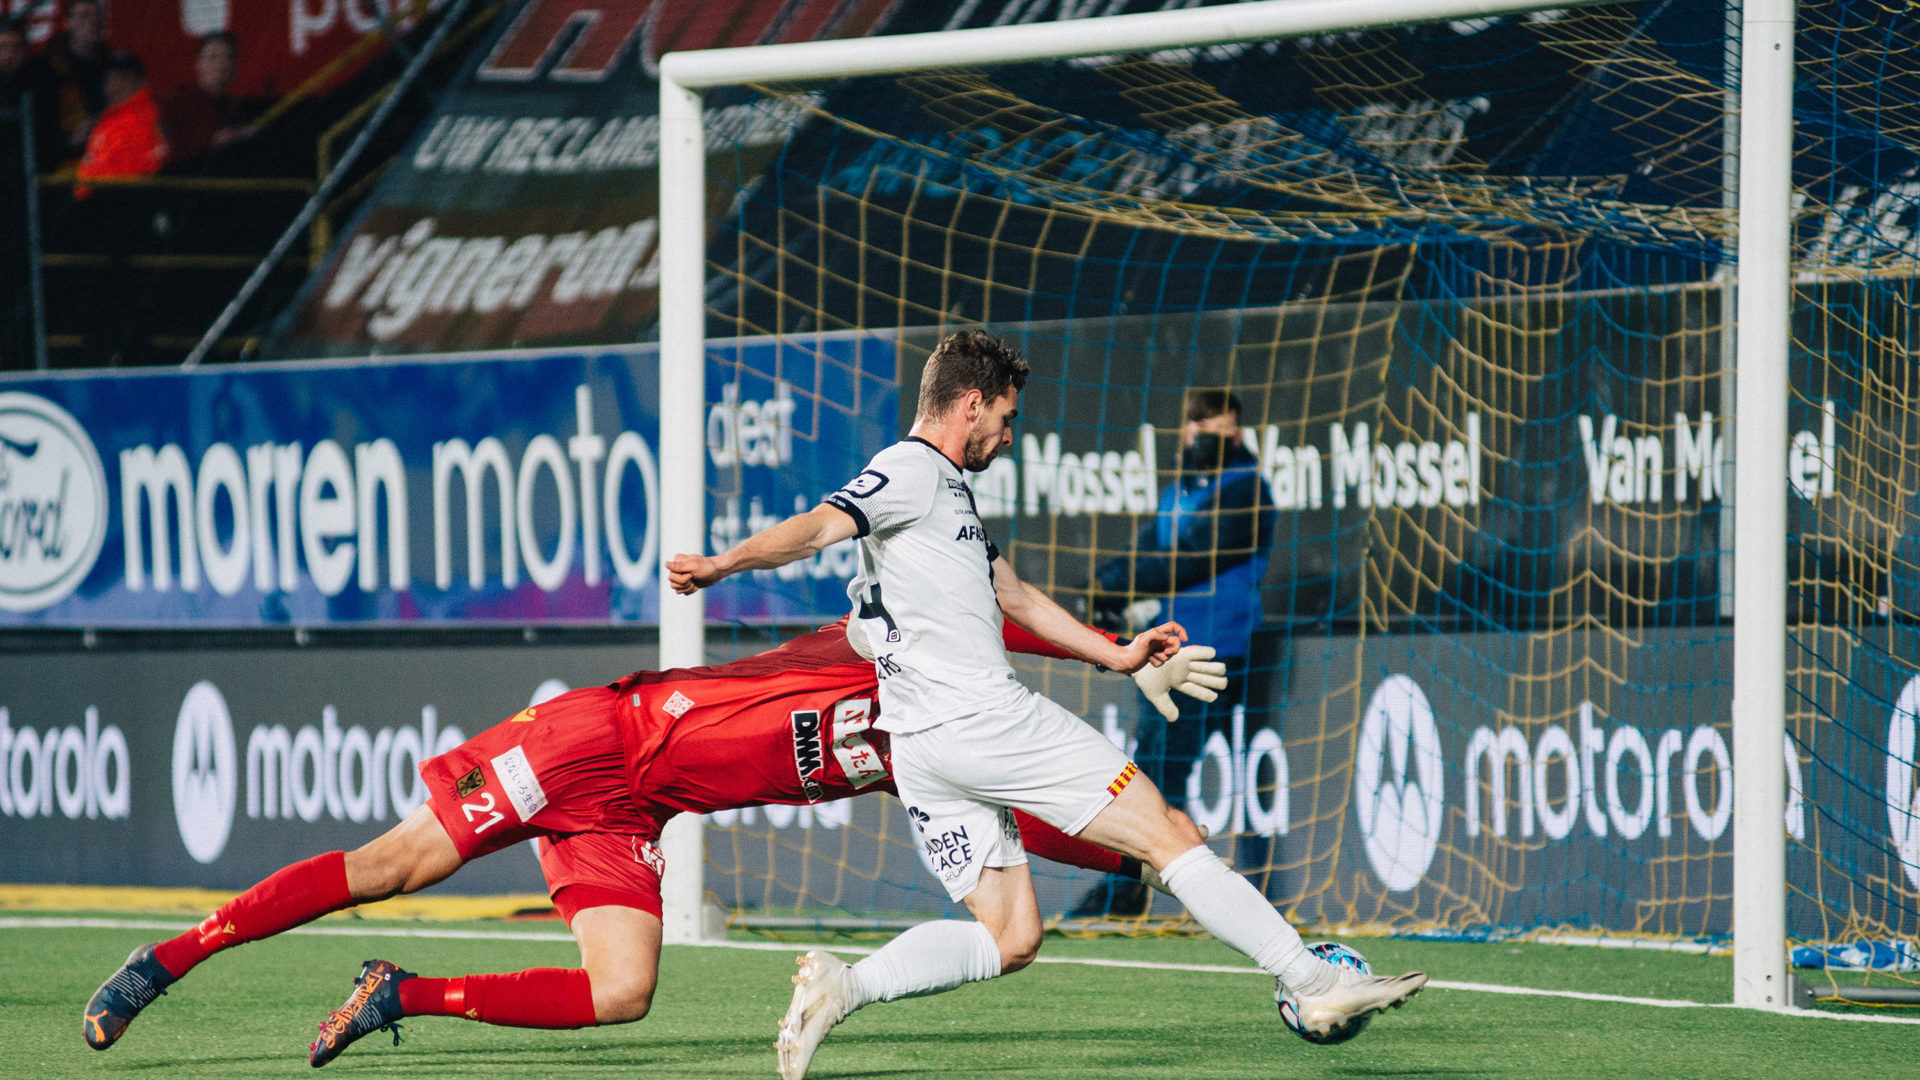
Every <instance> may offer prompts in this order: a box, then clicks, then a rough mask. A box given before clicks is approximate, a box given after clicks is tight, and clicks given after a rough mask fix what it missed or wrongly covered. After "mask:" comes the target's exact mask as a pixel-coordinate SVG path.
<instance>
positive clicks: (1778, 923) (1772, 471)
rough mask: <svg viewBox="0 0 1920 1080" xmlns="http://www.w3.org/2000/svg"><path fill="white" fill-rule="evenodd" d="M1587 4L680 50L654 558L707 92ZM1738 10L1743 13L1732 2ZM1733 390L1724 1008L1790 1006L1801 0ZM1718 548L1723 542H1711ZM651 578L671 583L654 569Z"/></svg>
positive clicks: (693, 880)
mask: <svg viewBox="0 0 1920 1080" xmlns="http://www.w3.org/2000/svg"><path fill="white" fill-rule="evenodd" d="M1595 2H1597V0H1547V2H1543V0H1505V2H1503V0H1367V2H1365V3H1355V2H1353V0H1256V2H1251V3H1239V4H1226V5H1220V6H1216V7H1206V8H1192V9H1187V10H1181V11H1161V12H1150V13H1144V14H1136V15H1114V16H1107V17H1101V18H1086V19H1074V20H1066V21H1060V22H1048V23H1030V24H1025V25H1019V26H996V27H985V28H980V29H972V30H954V31H947V32H937V33H924V34H900V35H892V36H883V37H869V38H861V39H855V40H842V41H813V42H799V43H794V44H787V45H762V46H754V47H749V48H734V49H709V50H704V51H698V52H678V53H671V54H669V55H667V56H664V57H662V58H661V60H660V208H659V217H660V474H661V477H662V480H663V483H662V491H661V508H660V541H661V542H660V551H661V555H662V559H663V563H664V560H665V559H667V558H671V557H672V555H673V554H675V553H677V552H683V551H704V550H705V548H706V535H707V527H706V507H705V496H706V463H705V435H704V423H703V421H704V419H705V416H706V401H707V395H706V365H705V346H706V337H705V335H706V302H705V296H706V248H707V222H706V210H705V195H706V146H705V132H704V128H703V105H702V100H701V91H702V90H705V89H711V88H715V87H722V86H738V85H742V84H745V83H753V82H763V81H766V82H793V81H803V80H815V79H833V78H844V77H849V76H856V75H880V74H891V73H901V72H910V71H926V70H934V69H944V68H956V67H975V66H981V65H988V64H1005V63H1017V62H1022V61H1034V60H1057V59H1068V58H1072V57H1080V56H1102V55H1111V54H1125V53H1142V52H1152V51H1156V50H1161V49H1174V48H1191V47H1201V46H1208V45H1221V44H1228V43H1232V42H1243V41H1258V40H1265V39H1272V38H1292V37H1302V36H1306V35H1311V34H1327V33H1340V32H1345V31H1349V30H1361V29H1374V28H1382V27H1391V26H1405V25H1409V24H1413V23H1430V22H1439V21H1443V20H1451V19H1472V18H1486V17H1489V16H1496V15H1515V14H1522V13H1525V12H1529V11H1536V10H1542V9H1548V8H1567V7H1575V6H1585V5H1587V4H1591V3H1595ZM1736 2H1737V0H1736ZM1741 24H1742V25H1741V72H1742V78H1741V83H1740V85H1741V90H1742V93H1741V97H1740V109H1741V114H1742V115H1741V117H1740V127H1739V136H1738V142H1737V143H1736V144H1735V145H1737V147H1738V156H1739V169H1740V171H1739V191H1740V196H1741V197H1740V200H1739V245H1738V266H1737V268H1736V269H1737V277H1738V279H1739V282H1738V295H1737V303H1736V308H1735V311H1736V319H1737V324H1738V329H1737V336H1736V343H1735V344H1736V349H1737V356H1738V357H1739V360H1740V364H1739V373H1738V374H1739V378H1738V381H1737V384H1736V387H1735V393H1736V394H1737V399H1736V401H1735V403H1734V404H1735V412H1734V443H1735V445H1736V446H1739V447H1760V448H1765V449H1763V450H1761V452H1759V453H1756V454H1754V455H1752V457H1751V459H1750V460H1740V461H1739V462H1738V468H1737V469H1736V470H1735V478H1734V485H1733V493H1734V500H1733V501H1734V505H1735V506H1736V507H1737V508H1738V513H1739V515H1740V525H1741V527H1742V529H1741V531H1742V536H1741V537H1740V540H1739V543H1738V545H1737V556H1736V558H1735V559H1734V587H1733V593H1734V662H1733V668H1734V670H1733V683H1734V686H1735V687H1736V688H1737V689H1738V692H1739V694H1740V697H1739V700H1738V702H1737V705H1738V708H1737V711H1736V714H1735V722H1734V725H1733V764H1734V772H1735V774H1736V775H1737V776H1739V777H1740V778H1741V779H1740V781H1739V782H1737V783H1736V784H1735V785H1734V817H1733V825H1734V867H1733V871H1734V875H1733V876H1734V913H1733V925H1734V1003H1735V1004H1736V1005H1740V1006H1745V1007H1748V1008H1756V1009H1783V1008H1786V1007H1788V1006H1789V1005H1790V995H1789V994H1788V992H1787V982H1788V979H1787V974H1788V971H1787V966H1786V837H1785V829H1784V827H1783V820H1784V815H1785V809H1786V775H1785V770H1784V768H1783V766H1782V762H1781V759H1780V746H1781V743H1782V740H1783V739H1784V738H1785V732H1786V720H1785V716H1786V711H1785V710H1786V667H1785V664H1786V568H1787V567H1786V509H1787V475H1786V464H1787V463H1786V456H1785V450H1784V448H1785V446H1786V444H1787V337H1788V332H1789V331H1788V313H1789V311H1790V303H1791V299H1792V282H1791V276H1790V259H1791V246H1790V244H1791V236H1790V232H1789V224H1790V202H1789V200H1790V197H1791V192H1792V151H1793V113H1792V98H1793V74H1794V72H1793V29H1794V3H1793V0H1745V3H1744V5H1743V7H1742V10H1741ZM1723 546H1724V545H1723ZM660 580H661V581H662V582H663V583H664V582H665V580H666V572H665V567H664V564H663V566H662V569H661V577H660ZM705 612H706V605H705V601H704V599H703V597H702V595H701V594H699V593H696V594H694V595H693V596H678V595H675V594H673V593H672V592H671V591H669V590H666V589H664V588H663V589H662V592H661V599H660V666H661V667H663V668H669V667H683V666H692V665H698V664H700V663H703V662H704V661H705V655H706V644H705V640H706V639H705ZM663 846H664V847H665V848H666V855H667V864H668V867H669V870H668V873H667V878H666V881H665V882H664V885H663V891H664V893H665V896H664V901H665V909H666V918H665V923H666V925H665V931H666V940H667V941H669V942H697V941H699V940H702V938H703V936H704V921H705V920H704V917H703V916H704V906H705V887H704V879H703V868H704V865H705V845H704V843H703V841H702V839H701V832H700V823H699V819H698V818H697V817H694V816H693V815H681V816H680V817H679V818H677V819H676V820H675V821H674V822H673V824H671V825H670V826H669V827H668V830H667V836H666V837H665V838H664V839H663Z"/></svg>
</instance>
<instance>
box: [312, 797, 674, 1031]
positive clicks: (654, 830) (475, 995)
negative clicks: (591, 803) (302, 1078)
mask: <svg viewBox="0 0 1920 1080" xmlns="http://www.w3.org/2000/svg"><path fill="white" fill-rule="evenodd" d="M658 835H659V827H658V824H657V823H655V824H651V825H649V826H648V827H647V828H645V829H644V831H643V832H642V833H640V834H627V835H622V834H618V833H573V834H567V835H562V836H557V837H554V836H549V837H546V838H544V839H542V840H541V842H540V869H541V872H542V873H543V874H544V875H545V876H546V879H547V885H548V888H549V889H550V890H551V892H552V894H553V904H554V907H556V908H558V909H559V911H560V914H561V916H562V917H563V918H565V919H566V920H567V924H568V926H570V927H572V929H573V936H574V940H576V941H577V942H579V945H580V966H579V967H574V968H532V969H529V970H527V971H515V972H508V973H505V974H497V975H496V974H485V975H459V976H454V977H451V978H437V977H429V976H423V975H416V974H414V973H413V972H411V971H405V970H403V969H401V968H400V967H398V966H397V965H395V964H393V963H390V962H388V961H384V960H369V961H367V962H366V963H365V964H364V965H362V966H361V970H360V977H359V978H358V979H357V980H356V981H355V983H354V989H353V993H352V994H350V995H349V996H348V997H347V1000H346V1003H345V1004H343V1005H342V1006H341V1007H340V1008H338V1009H335V1010H334V1011H333V1013H332V1014H330V1015H329V1016H328V1017H327V1019H326V1021H325V1022H324V1023H322V1024H321V1025H320V1035H319V1037H318V1038H317V1039H315V1040H314V1042H313V1045H312V1046H311V1047H310V1050H311V1052H312V1053H311V1057H310V1059H309V1060H310V1061H311V1062H312V1064H313V1065H315V1066H320V1065H325V1064H326V1063H327V1062H329V1061H332V1060H333V1059H334V1058H336V1057H338V1056H339V1055H340V1052H341V1051H343V1050H345V1049H346V1048H347V1047H348V1046H350V1045H352V1044H353V1043H354V1042H356V1041H358V1040H359V1039H361V1038H362V1037H364V1036H367V1035H370V1034H372V1033H374V1032H376V1031H381V1030H386V1029H395V1030H396V1034H397V1023H398V1021H399V1020H400V1019H402V1018H403V1017H409V1016H463V1017H466V1018H467V1019H469V1020H477V1021H479V1022H480V1023H483V1024H495V1025H499V1026H501V1027H523V1028H550V1029H552V1028H558V1029H567V1028H583V1027H593V1026H596V1025H599V1024H624V1023H630V1022H632V1021H635V1020H638V1019H640V1018H641V1017H643V1016H645V1015H646V1014H647V1011H648V1009H650V1008H651V1007H652V1004H653V989H654V984H655V978H656V974H657V972H658V969H659V963H660V877H659V874H660V870H661V868H663V867H664V865H665V864H664V863H663V862H661V861H660V856H659V850H658V848H657V847H656V846H655V843H654V839H655V838H656V837H657V836H658Z"/></svg>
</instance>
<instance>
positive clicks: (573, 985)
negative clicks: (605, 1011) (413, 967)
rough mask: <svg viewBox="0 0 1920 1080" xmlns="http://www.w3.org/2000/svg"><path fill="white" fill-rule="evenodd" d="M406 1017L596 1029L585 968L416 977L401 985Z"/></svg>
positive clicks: (511, 1025) (591, 990) (539, 1026)
mask: <svg viewBox="0 0 1920 1080" xmlns="http://www.w3.org/2000/svg"><path fill="white" fill-rule="evenodd" d="M400 1011H401V1012H404V1013H406V1014H407V1015H408V1016H464V1017H466V1018H467V1019H469V1020H478V1021H480V1022H481V1023H483V1024H496V1025H499V1026H500V1027H523V1028H583V1027H592V1026H594V1023H595V1021H594V1016H593V984H592V982H590V981H589V980H588V979H587V973H586V970H585V969H583V968H532V969H530V970H527V971H516V972H514V973H512V974H510V975H463V976H461V977H459V978H457V979H428V978H424V977H421V976H415V977H413V978H411V979H406V980H403V981H402V982H401V983H400Z"/></svg>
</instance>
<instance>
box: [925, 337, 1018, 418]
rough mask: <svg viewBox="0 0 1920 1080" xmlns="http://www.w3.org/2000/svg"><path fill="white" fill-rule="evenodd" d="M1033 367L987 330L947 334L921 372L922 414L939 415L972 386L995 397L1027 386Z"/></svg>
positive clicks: (991, 397) (988, 396) (989, 399)
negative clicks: (1028, 376)
mask: <svg viewBox="0 0 1920 1080" xmlns="http://www.w3.org/2000/svg"><path fill="white" fill-rule="evenodd" d="M1032 370H1033V369H1032V368H1029V367H1028V366H1027V361H1026V358H1025V357H1022V356H1021V355H1020V354H1019V353H1018V352H1015V351H1014V349H1013V347H1012V346H1011V345H1008V344H1007V343H1006V342H1004V341H1001V340H1000V339H999V338H997V337H994V336H993V335H991V334H989V333H987V332H986V331H984V330H961V331H959V332H957V333H952V334H948V335H947V336H946V337H944V338H941V339H940V344H938V345H936V346H934V349H933V355H932V356H929V357H927V366H926V368H925V369H924V370H922V371H921V372H920V407H919V414H920V415H921V416H939V415H941V414H942V413H944V412H946V411H947V409H948V408H950V407H952V405H953V403H954V402H956V401H959V400H960V399H961V398H963V397H965V396H966V394H967V391H969V390H978V391H980V396H981V397H983V398H985V399H987V400H988V401H992V400H994V399H995V398H997V397H999V396H1000V395H1002V394H1004V393H1006V392H1007V391H1008V390H1009V389H1013V390H1019V389H1022V388H1024V387H1025V386H1026V385H1027V375H1028V373H1029V372H1031V371H1032Z"/></svg>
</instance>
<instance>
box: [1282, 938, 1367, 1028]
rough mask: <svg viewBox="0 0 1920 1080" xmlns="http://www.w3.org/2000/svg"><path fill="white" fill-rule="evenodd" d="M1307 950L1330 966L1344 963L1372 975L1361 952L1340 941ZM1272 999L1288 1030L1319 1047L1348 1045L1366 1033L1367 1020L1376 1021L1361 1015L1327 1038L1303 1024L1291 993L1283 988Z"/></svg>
mask: <svg viewBox="0 0 1920 1080" xmlns="http://www.w3.org/2000/svg"><path fill="white" fill-rule="evenodd" d="M1308 948H1309V949H1310V950H1311V951H1312V952H1313V954H1314V955H1315V956H1318V957H1319V958H1320V959H1322V960H1325V961H1326V962H1327V963H1329V964H1341V965H1345V966H1346V967H1350V968H1358V969H1360V970H1361V971H1363V972H1366V973H1367V974H1372V973H1373V968H1372V967H1371V966H1369V965H1368V964H1367V958H1366V957H1364V956H1361V955H1360V954H1359V953H1358V952H1355V951H1354V950H1353V949H1350V948H1348V947H1347V946H1345V945H1342V944H1340V943H1339V942H1337V941H1322V942H1320V943H1319V944H1318V945H1310V946H1308ZM1273 1000H1274V1002H1275V1003H1276V1004H1278V1005H1279V1006H1280V1022H1281V1023H1283V1024H1285V1025H1287V1030H1288V1031H1291V1032H1293V1033H1294V1034H1295V1035H1298V1036H1300V1037H1301V1038H1303V1039H1305V1040H1307V1041H1308V1042H1310V1043H1314V1044H1315V1045H1318V1046H1331V1045H1333V1044H1334V1043H1343V1042H1346V1041H1347V1040H1348V1039H1351V1038H1353V1037H1354V1036H1355V1035H1358V1034H1360V1033H1361V1032H1362V1031H1365V1030H1366V1028H1367V1021H1369V1020H1371V1019H1373V1017H1372V1015H1371V1014H1369V1015H1367V1016H1362V1017H1361V1018H1360V1019H1358V1020H1355V1021H1353V1022H1352V1023H1349V1024H1345V1025H1342V1026H1340V1027H1337V1028H1334V1029H1333V1030H1332V1031H1329V1032H1327V1033H1326V1034H1325V1035H1315V1034H1313V1033H1312V1032H1310V1031H1308V1030H1307V1029H1306V1028H1304V1027H1302V1026H1301V1025H1300V1010H1299V1008H1298V1007H1297V1006H1296V1005H1295V1004H1294V1002H1293V996H1292V994H1290V993H1289V992H1288V991H1286V990H1284V989H1282V990H1277V991H1275V992H1274V995H1273Z"/></svg>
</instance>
